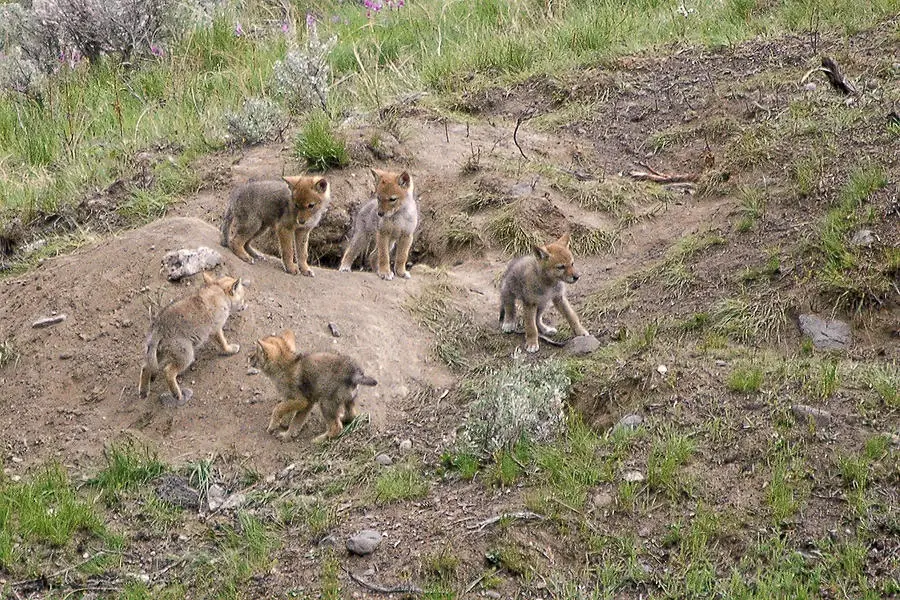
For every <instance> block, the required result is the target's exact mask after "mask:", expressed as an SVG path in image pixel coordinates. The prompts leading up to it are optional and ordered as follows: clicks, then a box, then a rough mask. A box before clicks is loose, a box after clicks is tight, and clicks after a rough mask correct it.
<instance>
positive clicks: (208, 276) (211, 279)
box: [203, 271, 216, 285]
mask: <svg viewBox="0 0 900 600" xmlns="http://www.w3.org/2000/svg"><path fill="white" fill-rule="evenodd" d="M215 282H216V276H215V275H213V274H212V273H210V272H209V271H203V283H205V284H207V285H209V284H211V283H215Z"/></svg>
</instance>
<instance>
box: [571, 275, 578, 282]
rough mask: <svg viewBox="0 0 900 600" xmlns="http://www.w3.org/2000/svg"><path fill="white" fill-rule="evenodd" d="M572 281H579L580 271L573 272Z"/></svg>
mask: <svg viewBox="0 0 900 600" xmlns="http://www.w3.org/2000/svg"><path fill="white" fill-rule="evenodd" d="M572 281H578V273H572Z"/></svg>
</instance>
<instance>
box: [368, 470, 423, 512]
mask: <svg viewBox="0 0 900 600" xmlns="http://www.w3.org/2000/svg"><path fill="white" fill-rule="evenodd" d="M428 489H429V483H428V480H427V479H425V477H423V476H422V474H421V473H420V472H419V470H418V468H417V467H416V466H415V465H413V464H402V465H396V466H393V467H388V468H386V469H384V470H383V471H382V472H381V474H380V475H379V476H378V478H377V479H376V480H375V501H376V502H378V503H379V504H389V503H391V502H399V501H402V500H415V499H417V498H421V497H423V496H425V495H426V494H427V493H428Z"/></svg>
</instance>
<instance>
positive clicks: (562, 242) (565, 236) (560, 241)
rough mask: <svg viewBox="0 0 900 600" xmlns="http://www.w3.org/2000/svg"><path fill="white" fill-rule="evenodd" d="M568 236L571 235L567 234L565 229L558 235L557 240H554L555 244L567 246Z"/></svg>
mask: <svg viewBox="0 0 900 600" xmlns="http://www.w3.org/2000/svg"><path fill="white" fill-rule="evenodd" d="M570 237H571V236H570V235H569V232H568V231H567V232H565V233H564V234H562V236H560V238H559V239H558V240H556V244H557V245H559V246H562V247H563V248H568V247H569V238H570Z"/></svg>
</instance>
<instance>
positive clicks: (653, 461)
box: [647, 431, 696, 498]
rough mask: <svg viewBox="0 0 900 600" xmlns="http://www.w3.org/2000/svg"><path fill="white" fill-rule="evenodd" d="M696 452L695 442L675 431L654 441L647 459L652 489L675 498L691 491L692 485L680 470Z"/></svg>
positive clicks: (648, 478)
mask: <svg viewBox="0 0 900 600" xmlns="http://www.w3.org/2000/svg"><path fill="white" fill-rule="evenodd" d="M695 450H696V445H695V444H694V441H693V440H692V439H691V438H690V437H688V436H686V435H684V434H680V433H676V432H674V431H670V432H664V433H663V434H661V435H660V436H659V437H657V439H655V440H654V441H653V444H652V445H651V446H650V453H649V455H648V457H647V483H648V485H649V486H650V489H653V490H656V491H660V492H665V493H666V494H667V495H669V496H670V497H673V498H674V497H675V496H676V495H677V494H679V493H680V492H683V491H689V489H690V487H691V484H690V482H689V481H688V480H687V479H683V478H682V477H684V476H682V475H681V474H680V468H681V467H682V466H683V465H684V464H685V463H686V462H687V461H688V459H690V458H691V456H692V455H693V454H694V452H695Z"/></svg>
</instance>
